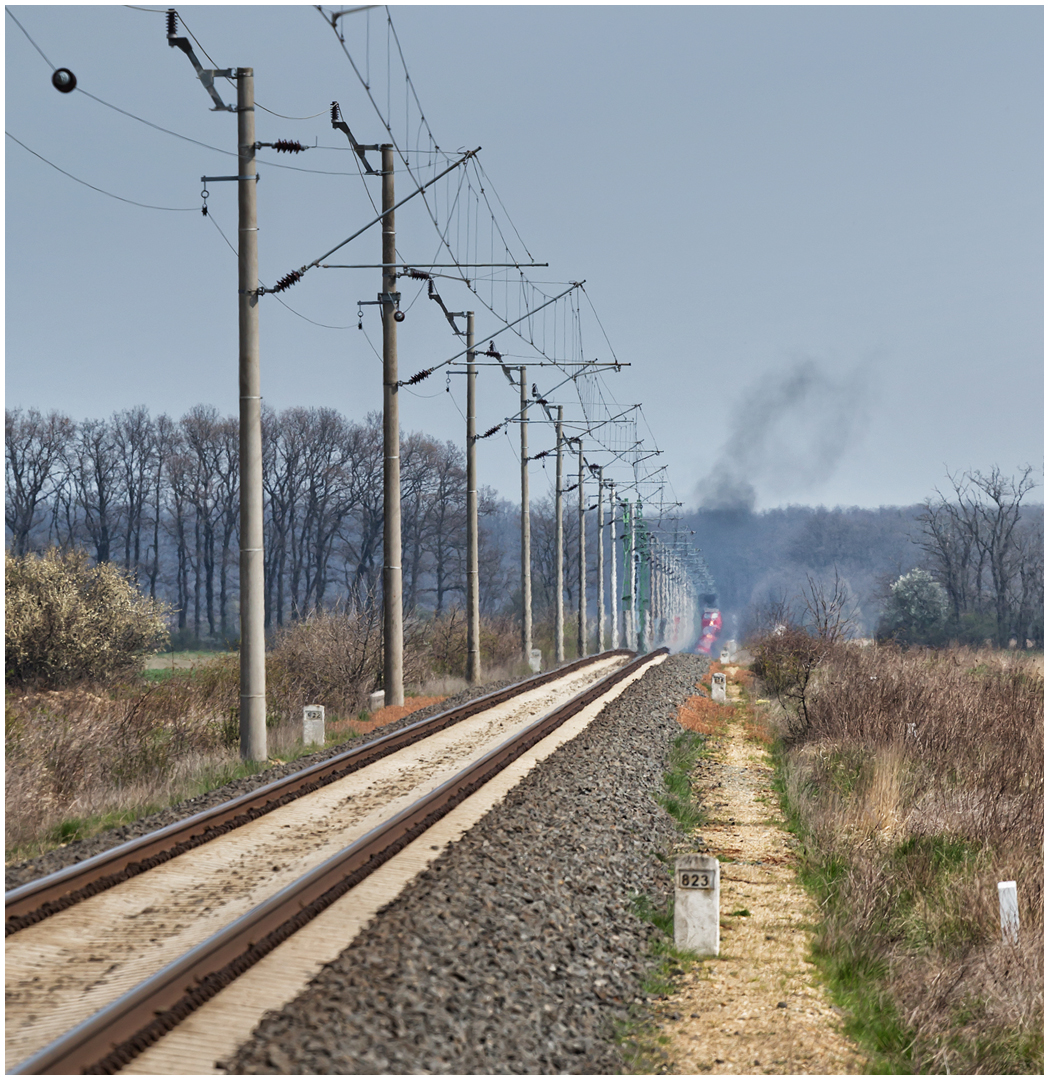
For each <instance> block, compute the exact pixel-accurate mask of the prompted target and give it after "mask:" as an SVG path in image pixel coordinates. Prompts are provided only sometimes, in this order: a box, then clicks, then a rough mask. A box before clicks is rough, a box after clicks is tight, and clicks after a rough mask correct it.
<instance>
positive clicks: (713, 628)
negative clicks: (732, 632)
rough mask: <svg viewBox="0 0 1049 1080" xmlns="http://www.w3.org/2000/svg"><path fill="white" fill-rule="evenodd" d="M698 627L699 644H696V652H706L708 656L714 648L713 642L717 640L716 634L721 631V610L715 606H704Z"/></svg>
mask: <svg viewBox="0 0 1049 1080" xmlns="http://www.w3.org/2000/svg"><path fill="white" fill-rule="evenodd" d="M700 627H701V629H700V636H699V644H698V645H697V646H696V652H701V653H706V654H707V656H709V655H710V653H711V651H712V649H713V648H714V642H715V641H717V637H718V634H720V633H721V612H720V611H719V610H718V609H717V608H715V607H708V608H704V609H703V620H702V622H701V624H700Z"/></svg>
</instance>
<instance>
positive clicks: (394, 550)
mask: <svg viewBox="0 0 1049 1080" xmlns="http://www.w3.org/2000/svg"><path fill="white" fill-rule="evenodd" d="M380 149H381V151H382V209H383V213H384V214H385V215H386V216H385V217H384V218H383V219H382V262H383V271H382V293H381V294H380V297H379V299H380V302H381V305H382V442H383V536H382V559H383V566H382V614H383V670H382V675H383V689H384V690H385V691H386V704H387V705H403V704H404V617H403V614H402V611H401V424H400V417H399V415H398V404H399V402H398V399H397V321H396V320H395V319H394V317H393V316H394V312H395V311H396V310H397V308H396V305H395V303H394V302H393V294H394V293H395V292H396V290H397V272H396V271H397V266H396V263H397V240H396V229H395V227H394V213H393V206H394V194H393V147H392V146H391V145H389V144H388V143H387V144H385V145H384V146H382V147H381V148H380Z"/></svg>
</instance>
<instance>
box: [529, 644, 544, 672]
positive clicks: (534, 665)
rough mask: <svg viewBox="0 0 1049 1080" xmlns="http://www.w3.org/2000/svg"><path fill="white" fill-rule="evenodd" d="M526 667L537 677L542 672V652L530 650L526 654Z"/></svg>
mask: <svg viewBox="0 0 1049 1080" xmlns="http://www.w3.org/2000/svg"><path fill="white" fill-rule="evenodd" d="M528 666H529V667H530V668H531V669H532V670H533V671H534V672H535V673H536V674H537V675H538V674H539V672H540V671H542V670H543V650H542V649H532V650H531V651H530V652H529V654H528Z"/></svg>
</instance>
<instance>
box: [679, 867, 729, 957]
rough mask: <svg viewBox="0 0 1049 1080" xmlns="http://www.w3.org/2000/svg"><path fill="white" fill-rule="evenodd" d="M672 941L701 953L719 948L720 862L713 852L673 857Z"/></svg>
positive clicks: (683, 947)
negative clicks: (710, 853)
mask: <svg viewBox="0 0 1049 1080" xmlns="http://www.w3.org/2000/svg"><path fill="white" fill-rule="evenodd" d="M674 944H675V945H676V946H677V948H679V949H690V950H691V951H692V952H695V953H698V954H699V955H700V956H717V955H718V950H719V949H720V948H721V864H720V863H719V862H718V860H717V858H716V857H715V856H713V855H679V856H678V857H677V858H676V859H675V860H674Z"/></svg>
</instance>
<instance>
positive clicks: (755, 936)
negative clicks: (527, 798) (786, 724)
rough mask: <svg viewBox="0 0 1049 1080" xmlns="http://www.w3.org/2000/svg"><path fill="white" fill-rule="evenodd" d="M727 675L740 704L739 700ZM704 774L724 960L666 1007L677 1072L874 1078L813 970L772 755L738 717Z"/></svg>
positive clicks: (804, 906) (689, 977) (806, 910)
mask: <svg viewBox="0 0 1049 1080" xmlns="http://www.w3.org/2000/svg"><path fill="white" fill-rule="evenodd" d="M736 672H737V669H735V668H731V667H730V668H727V669H726V673H727V675H728V677H729V687H728V691H729V695H730V697H738V695H739V686H738V684H736V683H735V680H734V678H733V676H734V675H736ZM712 743H713V749H712V753H711V756H710V758H709V759H708V760H707V761H706V762H705V764H704V766H703V769H702V773H701V776H702V780H701V788H702V791H701V793H700V794H701V799H702V802H703V806H704V809H705V810H706V812H707V814H708V824H706V825H705V826H703V827H702V828H701V829H700V830H699V831H700V834H701V835H702V838H703V841H704V850H705V851H706V852H707V853H708V854H711V855H717V856H719V857H720V859H721V952H720V955H719V956H718V957H716V958H715V959H712V960H704V961H703V962H702V963H699V964H696V965H694V966H693V968H692V970H691V971H690V972H688V973H686V974H684V975H682V976H681V977H680V978H679V979H678V980H677V985H678V989H677V992H676V993H675V994H673V995H671V996H670V997H669V998H668V999H667V1000H666V1001H665V1002H662V1003H661V1008H660V1013H661V1024H662V1034H663V1035H664V1036H667V1037H668V1038H669V1040H670V1041H669V1042H668V1043H666V1044H664V1047H663V1049H664V1052H665V1053H666V1054H667V1057H668V1059H669V1061H668V1064H669V1071H672V1072H677V1073H693V1074H694V1073H706V1074H714V1075H716V1074H739V1073H752V1074H754V1073H758V1074H760V1073H766V1074H787V1073H794V1074H817V1073H818V1074H829V1073H836V1074H837V1073H858V1072H862V1071H864V1059H863V1058H862V1056H861V1055H860V1054H859V1053H858V1051H857V1050H856V1049H855V1047H854V1046H853V1045H852V1044H851V1042H849V1040H847V1039H846V1038H845V1036H844V1035H843V1034H842V1033H841V1020H840V1016H839V1014H838V1012H837V1011H836V1009H835V1008H834V1007H833V1006H832V1005H831V1004H830V1001H829V999H828V997H827V995H826V993H825V991H824V990H823V987H822V986H821V985H820V983H819V982H818V980H817V977H816V970H815V968H814V966H813V965H812V963H811V962H810V961H809V960H808V959H807V956H808V950H809V945H810V940H811V927H812V925H813V924H814V922H815V920H816V908H815V904H814V902H813V900H812V899H811V898H810V897H809V895H808V894H807V893H806V892H805V891H804V890H803V889H802V887H801V885H800V884H799V883H798V881H797V878H796V874H795V866H794V854H793V848H792V845H793V844H794V843H795V841H794V838H793V837H792V836H791V834H790V833H788V832H787V831H786V830H785V828H784V827H783V823H782V821H781V819H780V812H779V808H778V803H777V798H776V794H775V792H774V791H773V790H772V771H773V770H772V764H771V761H770V759H769V755H768V752H767V750H766V749H765V747H764V746H763V745H761V744H760V743H759V742H756V741H754V740H753V739H750V738H748V737H747V735H746V733H745V731H744V727H743V723H742V721H741V719H740V718H739V716H738V715H737V717H736V718H735V719H733V720H731V721H730V722H729V723H728V728H727V732H726V734H725V735H723V736H721V737H717V738H715V739H712Z"/></svg>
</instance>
